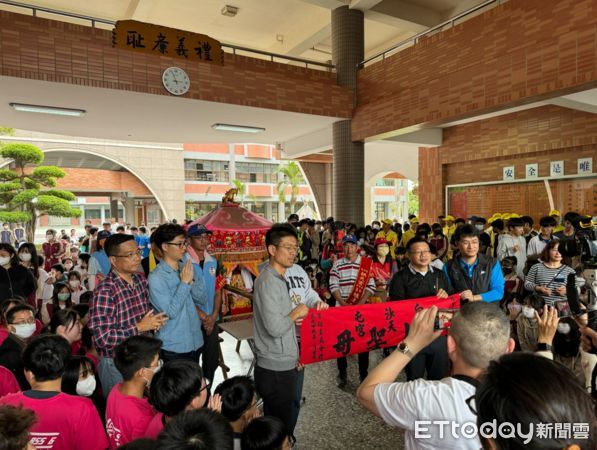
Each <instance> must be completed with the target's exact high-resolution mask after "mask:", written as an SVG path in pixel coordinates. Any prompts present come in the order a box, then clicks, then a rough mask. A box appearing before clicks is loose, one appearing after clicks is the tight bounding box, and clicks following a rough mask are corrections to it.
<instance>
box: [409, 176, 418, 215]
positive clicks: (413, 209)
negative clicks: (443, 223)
mask: <svg viewBox="0 0 597 450" xmlns="http://www.w3.org/2000/svg"><path fill="white" fill-rule="evenodd" d="M408 213H409V214H416V215H419V185H418V184H415V185H414V186H413V188H412V189H411V190H410V191H408Z"/></svg>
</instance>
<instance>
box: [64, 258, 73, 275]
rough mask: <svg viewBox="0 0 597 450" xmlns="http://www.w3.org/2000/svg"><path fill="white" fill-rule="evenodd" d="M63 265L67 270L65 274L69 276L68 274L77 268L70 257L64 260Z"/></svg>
mask: <svg viewBox="0 0 597 450" xmlns="http://www.w3.org/2000/svg"><path fill="white" fill-rule="evenodd" d="M62 265H63V266H64V269H65V272H64V273H65V274H66V275H68V273H69V272H70V271H71V270H73V267H75V264H74V262H73V259H72V258H70V257H69V258H64V259H63V260H62Z"/></svg>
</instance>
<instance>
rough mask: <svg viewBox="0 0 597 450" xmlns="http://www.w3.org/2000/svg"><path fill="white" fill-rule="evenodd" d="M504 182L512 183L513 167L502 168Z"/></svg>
mask: <svg viewBox="0 0 597 450" xmlns="http://www.w3.org/2000/svg"><path fill="white" fill-rule="evenodd" d="M503 179H504V181H514V166H507V167H504V178H503Z"/></svg>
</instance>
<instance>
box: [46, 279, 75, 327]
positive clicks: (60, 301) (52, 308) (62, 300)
mask: <svg viewBox="0 0 597 450" xmlns="http://www.w3.org/2000/svg"><path fill="white" fill-rule="evenodd" d="M72 306H73V302H72V300H71V293H70V289H69V288H68V285H67V284H66V283H56V284H55V285H54V294H53V295H52V303H51V304H47V305H46V308H47V310H48V316H49V317H50V320H51V319H52V317H53V315H54V314H55V313H56V312H57V311H60V310H64V309H69V308H71V307H72Z"/></svg>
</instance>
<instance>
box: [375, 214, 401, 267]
mask: <svg viewBox="0 0 597 450" xmlns="http://www.w3.org/2000/svg"><path fill="white" fill-rule="evenodd" d="M392 225H393V223H392V220H391V219H384V220H382V221H381V226H382V229H381V230H380V231H379V232H378V233H377V235H375V239H376V240H377V239H383V240H385V241H387V242H388V243H389V245H390V255H392V259H394V258H395V257H396V255H395V250H396V246H397V245H398V235H397V234H396V233H395V232H394V230H392Z"/></svg>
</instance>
